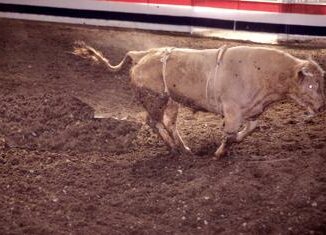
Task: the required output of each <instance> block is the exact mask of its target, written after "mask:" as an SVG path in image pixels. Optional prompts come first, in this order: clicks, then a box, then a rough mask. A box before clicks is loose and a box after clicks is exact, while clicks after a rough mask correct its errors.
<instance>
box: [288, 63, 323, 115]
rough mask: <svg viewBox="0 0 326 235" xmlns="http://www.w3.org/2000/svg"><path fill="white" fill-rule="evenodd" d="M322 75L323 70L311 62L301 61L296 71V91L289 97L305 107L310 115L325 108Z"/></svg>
mask: <svg viewBox="0 0 326 235" xmlns="http://www.w3.org/2000/svg"><path fill="white" fill-rule="evenodd" d="M324 75H325V72H324V71H323V69H322V68H321V67H320V66H319V65H318V64H317V63H316V62H314V61H313V60H306V61H303V62H302V63H300V64H299V65H298V67H297V69H296V74H295V88H296V89H295V91H294V92H291V95H290V96H291V98H293V99H294V100H295V101H296V102H297V103H298V104H300V105H301V106H304V107H306V108H307V109H308V111H309V113H310V114H311V115H314V114H315V113H317V112H320V111H322V109H323V108H324V106H325V87H324Z"/></svg>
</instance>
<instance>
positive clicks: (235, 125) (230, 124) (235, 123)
mask: <svg viewBox="0 0 326 235" xmlns="http://www.w3.org/2000/svg"><path fill="white" fill-rule="evenodd" d="M239 110H240V109H237V107H236V106H235V105H230V106H227V107H224V110H223V112H224V128H223V137H222V142H221V145H220V146H219V147H218V149H217V150H216V152H215V153H214V155H215V156H216V157H217V158H221V157H223V156H224V155H225V154H226V153H227V147H228V146H229V145H230V144H231V143H233V142H236V141H237V136H238V131H239V129H240V126H241V124H242V121H243V120H242V115H241V112H239Z"/></svg>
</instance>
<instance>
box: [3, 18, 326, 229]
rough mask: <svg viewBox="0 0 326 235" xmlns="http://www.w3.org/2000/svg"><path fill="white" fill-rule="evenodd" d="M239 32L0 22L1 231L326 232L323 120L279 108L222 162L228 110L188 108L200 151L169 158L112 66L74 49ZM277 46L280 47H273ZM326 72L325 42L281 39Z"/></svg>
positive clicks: (119, 49) (123, 47) (183, 124)
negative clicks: (218, 152)
mask: <svg viewBox="0 0 326 235" xmlns="http://www.w3.org/2000/svg"><path fill="white" fill-rule="evenodd" d="M76 40H83V41H85V42H86V43H88V44H90V45H92V46H94V47H95V48H97V49H99V50H101V51H103V53H104V55H106V56H107V57H108V58H110V61H111V62H112V63H118V62H119V61H120V60H121V59H122V58H123V56H124V54H125V53H126V52H127V51H129V50H143V49H147V48H150V47H158V46H174V47H190V48H216V47H219V46H221V45H223V44H227V45H239V44H249V43H239V42H231V41H221V40H217V39H208V38H199V37H189V36H187V35H180V34H167V33H155V32H152V33H150V32H145V31H133V30H119V29H114V28H99V27H86V26H74V25H65V24H50V23H39V22H27V21H20V20H8V19H1V20H0V49H1V52H0V234H3V235H5V234H33V235H34V234H36V235H37V234H42V235H43V234H325V233H326V170H325V169H326V115H325V114H322V115H319V116H317V117H315V118H313V119H307V118H305V114H304V112H305V110H302V109H301V108H300V107H298V106H297V105H295V104H294V103H293V102H291V101H284V102H280V103H279V104H275V105H273V106H272V107H271V108H270V109H268V110H267V111H266V113H265V114H264V115H262V116H261V117H260V124H259V127H258V128H257V131H256V132H255V133H253V134H252V135H251V136H249V137H248V138H247V139H246V140H244V141H243V142H242V143H239V144H234V145H233V146H232V147H231V149H230V153H229V155H228V156H227V157H225V158H223V159H221V160H218V161H217V160H214V159H213V157H212V153H213V152H214V150H215V148H216V147H217V145H218V143H219V138H220V137H221V117H219V116H215V115H213V114H209V113H202V112H197V113H192V111H191V110H189V109H187V108H184V107H183V108H181V111H180V115H179V118H178V126H179V129H180V133H181V135H182V136H183V138H184V139H185V141H186V142H187V144H188V145H189V146H190V147H191V148H192V149H193V150H194V152H195V154H194V156H190V155H189V156H188V155H180V156H175V155H171V154H170V153H169V151H168V149H167V147H166V146H165V145H164V143H163V142H162V141H161V140H160V138H158V136H157V135H156V134H155V133H154V132H152V130H151V129H150V128H149V127H148V126H147V125H145V124H144V120H145V119H144V110H143V108H142V107H141V106H140V105H139V103H138V102H137V100H136V99H135V93H134V91H133V90H132V89H131V87H130V85H129V83H128V69H129V68H128V66H126V68H125V69H124V70H123V71H122V72H121V73H118V74H112V73H109V72H108V71H107V70H106V69H105V68H104V67H103V66H99V65H94V64H93V65H92V64H91V63H90V62H89V61H85V60H82V59H81V58H77V57H75V56H74V55H72V54H71V51H72V45H73V43H74V41H76ZM270 47H274V46H270ZM278 48H281V49H283V50H285V51H288V52H290V53H291V54H293V55H295V56H298V57H300V58H307V57H308V56H311V57H312V58H313V59H315V60H316V61H317V62H318V63H319V64H320V65H321V66H322V67H323V69H325V70H326V48H320V47H319V48H317V47H314V46H313V45H310V46H305V47H303V46H296V47H286V46H279V47H278Z"/></svg>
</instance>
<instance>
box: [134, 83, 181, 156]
mask: <svg viewBox="0 0 326 235" xmlns="http://www.w3.org/2000/svg"><path fill="white" fill-rule="evenodd" d="M137 94H138V98H139V100H140V101H141V103H142V105H143V106H144V108H145V109H146V110H147V112H148V116H147V120H146V121H147V124H148V125H149V126H150V127H151V128H152V129H153V130H154V131H155V132H157V133H158V134H159V136H160V137H161V138H162V140H163V141H164V142H165V143H166V144H167V145H168V146H169V147H170V149H171V150H172V151H176V150H178V144H177V143H176V141H175V139H174V135H173V131H171V129H170V128H169V127H170V126H169V125H166V124H169V123H164V120H163V117H164V114H165V113H168V114H169V113H170V112H172V113H173V109H172V110H171V108H170V105H169V97H168V96H167V95H162V94H157V93H155V92H153V91H150V90H148V89H139V90H138V92H137ZM166 121H167V119H166ZM168 122H169V121H168Z"/></svg>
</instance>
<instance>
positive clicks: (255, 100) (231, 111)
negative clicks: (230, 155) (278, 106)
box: [73, 43, 325, 158]
mask: <svg viewBox="0 0 326 235" xmlns="http://www.w3.org/2000/svg"><path fill="white" fill-rule="evenodd" d="M73 53H74V54H76V55H79V56H81V57H84V58H90V59H92V60H94V61H98V62H102V63H104V64H105V65H106V67H107V68H108V69H109V71H111V72H118V71H119V70H121V68H122V67H123V66H124V65H125V64H126V63H128V61H129V63H130V62H131V64H132V66H131V69H130V78H131V84H132V85H133V87H135V89H136V91H137V92H136V93H137V95H138V99H139V100H140V102H141V103H142V105H143V106H144V108H145V109H146V110H147V113H148V116H147V123H148V124H149V126H151V127H152V128H153V129H154V130H155V131H156V132H157V133H158V134H159V136H160V137H161V138H162V139H163V141H164V142H165V143H166V144H167V145H168V146H169V147H170V149H171V150H172V151H177V152H180V151H181V152H185V153H191V150H190V149H189V147H188V146H186V145H185V143H184V141H183V140H182V138H181V136H180V135H179V133H178V129H177V126H176V120H177V115H178V108H179V104H183V105H185V106H187V107H190V108H192V109H194V110H202V111H208V112H212V113H214V114H219V115H222V117H223V137H222V141H221V144H220V146H219V147H218V148H217V150H216V152H215V153H214V154H215V156H216V157H217V158H220V157H221V156H223V155H225V154H226V152H227V148H228V146H229V145H230V144H231V143H234V142H240V141H242V140H243V139H244V138H245V137H246V136H248V135H249V134H250V133H252V132H253V131H254V130H255V128H256V126H257V118H258V116H259V115H260V114H262V113H263V112H264V110H266V108H268V107H269V106H270V105H271V104H273V103H275V102H277V101H280V100H283V99H286V98H291V99H293V100H294V101H295V102H296V103H298V104H299V105H300V106H303V107H304V108H306V109H307V110H308V112H309V113H310V114H312V115H314V114H316V113H318V112H319V111H321V109H323V107H324V103H325V94H324V71H323V69H322V68H321V67H320V66H319V65H318V64H317V63H316V62H315V61H313V60H311V59H309V60H303V59H299V58H296V57H294V56H292V55H290V54H288V53H285V52H283V51H280V50H277V49H271V48H266V47H249V46H236V47H230V48H227V47H226V46H222V47H220V48H218V49H205V50H195V49H185V48H172V47H164V48H153V49H149V50H146V51H129V52H128V53H127V54H126V55H125V57H124V58H123V60H122V61H121V62H120V63H119V64H118V65H115V66H114V65H111V64H110V62H109V61H108V59H106V58H105V57H104V56H103V55H102V54H101V53H100V52H99V51H97V50H95V49H94V48H92V47H90V46H88V45H86V44H84V43H78V44H76V46H75V48H74V52H73Z"/></svg>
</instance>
